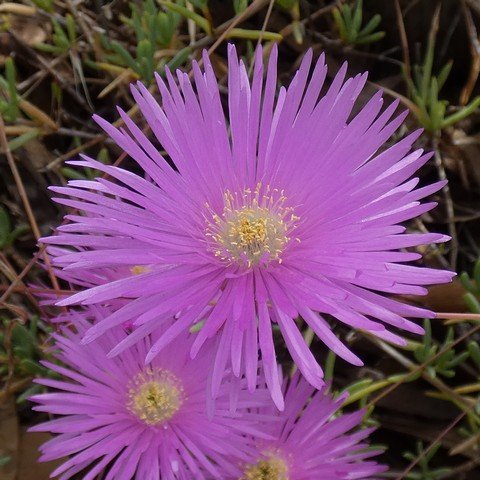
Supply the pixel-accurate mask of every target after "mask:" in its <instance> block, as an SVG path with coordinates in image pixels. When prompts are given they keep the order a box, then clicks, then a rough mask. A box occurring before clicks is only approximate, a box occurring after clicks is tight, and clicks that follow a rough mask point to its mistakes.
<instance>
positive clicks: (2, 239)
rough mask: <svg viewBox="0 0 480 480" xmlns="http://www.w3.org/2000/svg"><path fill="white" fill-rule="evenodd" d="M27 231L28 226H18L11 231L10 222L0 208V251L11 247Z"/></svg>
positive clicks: (3, 210) (5, 212) (4, 211)
mask: <svg viewBox="0 0 480 480" xmlns="http://www.w3.org/2000/svg"><path fill="white" fill-rule="evenodd" d="M28 230H29V227H28V225H19V226H18V227H16V228H13V229H12V222H11V221H10V217H9V215H8V213H7V211H6V210H5V209H4V208H3V207H2V206H0V250H4V249H5V248H8V247H11V246H12V244H13V242H14V241H15V239H16V238H18V237H19V236H20V235H22V234H23V233H25V232H27V231H28Z"/></svg>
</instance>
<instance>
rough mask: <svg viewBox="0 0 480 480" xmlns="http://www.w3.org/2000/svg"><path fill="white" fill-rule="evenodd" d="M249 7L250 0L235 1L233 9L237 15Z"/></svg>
mask: <svg viewBox="0 0 480 480" xmlns="http://www.w3.org/2000/svg"><path fill="white" fill-rule="evenodd" d="M247 7H248V0H233V8H234V10H235V14H237V15H238V14H239V13H242V12H243V11H245V10H246V8H247Z"/></svg>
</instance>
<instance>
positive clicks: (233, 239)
mask: <svg viewBox="0 0 480 480" xmlns="http://www.w3.org/2000/svg"><path fill="white" fill-rule="evenodd" d="M286 200H287V198H286V197H285V195H284V192H283V190H282V191H279V190H278V189H276V188H274V189H271V188H270V186H268V185H267V186H266V187H265V188H262V185H261V184H260V183H259V184H257V186H256V187H255V190H253V191H252V190H251V189H249V188H246V189H245V190H244V191H243V192H242V193H241V194H239V193H238V192H234V193H233V194H232V193H231V192H230V191H227V192H226V193H225V195H224V209H223V213H222V215H218V214H217V213H215V212H213V211H212V210H211V209H210V207H209V206H208V205H207V208H208V209H209V211H210V219H208V218H207V229H206V235H207V236H209V237H211V238H212V240H213V241H214V244H213V245H212V251H213V253H214V254H215V256H217V257H220V258H221V259H222V260H226V261H228V262H237V263H239V264H241V265H246V266H247V267H252V266H256V265H259V264H268V263H270V262H272V261H277V262H278V263H281V262H282V258H281V255H282V253H283V252H284V250H285V248H286V246H287V244H288V243H289V241H290V239H291V234H292V232H293V230H294V229H295V228H296V223H297V222H298V220H299V217H297V216H296V215H294V213H293V208H292V207H286V206H285V205H284V204H285V201H286ZM296 240H297V241H299V240H298V239H296Z"/></svg>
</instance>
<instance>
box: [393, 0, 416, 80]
mask: <svg viewBox="0 0 480 480" xmlns="http://www.w3.org/2000/svg"><path fill="white" fill-rule="evenodd" d="M395 14H396V17H397V26H398V33H399V34H400V42H401V44H402V56H403V66H404V70H405V76H406V77H407V78H408V79H409V80H411V79H412V67H411V64H410V50H409V48H408V39H407V32H406V31H405V23H404V21H403V15H402V10H401V8H400V2H399V0H395Z"/></svg>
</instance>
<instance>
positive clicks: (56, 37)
mask: <svg viewBox="0 0 480 480" xmlns="http://www.w3.org/2000/svg"><path fill="white" fill-rule="evenodd" d="M52 27H53V34H52V42H53V43H52V44H48V43H38V44H37V45H35V48H37V49H38V50H41V51H42V52H47V53H52V54H54V55H62V54H64V53H68V52H69V50H70V49H73V48H75V46H76V44H77V31H76V27H75V19H74V18H73V16H72V15H70V14H69V13H67V14H66V15H65V29H64V28H63V27H62V26H61V25H60V22H59V21H58V20H57V19H56V18H55V17H52Z"/></svg>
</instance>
